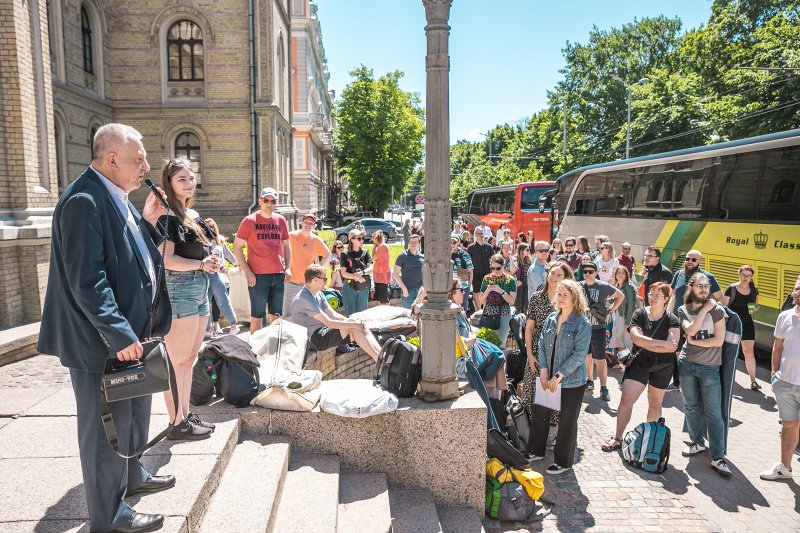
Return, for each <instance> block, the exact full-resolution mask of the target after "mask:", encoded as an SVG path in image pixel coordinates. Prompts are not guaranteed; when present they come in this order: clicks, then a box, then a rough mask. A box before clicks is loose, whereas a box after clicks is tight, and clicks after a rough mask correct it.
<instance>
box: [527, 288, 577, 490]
mask: <svg viewBox="0 0 800 533" xmlns="http://www.w3.org/2000/svg"><path fill="white" fill-rule="evenodd" d="M555 308H556V311H554V312H553V313H551V314H550V316H548V317H547V319H546V320H545V321H544V325H543V326H542V332H541V335H540V336H539V368H540V371H541V374H540V376H539V380H540V381H541V385H542V388H543V389H547V390H550V391H553V392H555V390H556V388H557V385H558V384H559V383H560V384H561V420H560V422H559V426H558V428H559V429H558V436H557V437H556V444H555V448H554V451H553V464H551V465H550V466H548V467H547V471H548V472H549V473H551V474H560V473H562V472H564V471H566V470H569V469H570V468H572V458H573V456H574V455H575V445H576V444H577V437H578V414H579V413H580V408H581V403H582V401H583V391H584V389H585V388H586V365H585V364H584V363H585V360H586V354H587V353H588V351H589V341H590V339H591V336H592V326H591V325H590V324H589V320H588V319H587V318H586V316H585V314H586V310H587V309H588V304H587V303H586V298H585V296H584V295H583V289H581V286H580V284H578V283H577V282H575V281H572V280H568V279H565V280H563V281H562V282H561V283H560V284H559V285H558V289H557V290H556V302H555ZM554 344H555V350H554V349H553V348H554V347H553V345H554ZM551 358H552V360H553V361H552V362H551ZM551 367H552V368H551ZM551 376H552V377H551ZM552 412H553V411H552V409H549V408H547V407H542V406H541V405H535V404H534V406H533V411H532V412H531V438H532V443H531V445H529V450H530V452H531V455H530V456H529V459H530V460H532V461H536V460H539V459H542V458H544V452H545V446H546V445H547V437H548V432H549V430H550V424H549V422H550V415H551V414H552Z"/></svg>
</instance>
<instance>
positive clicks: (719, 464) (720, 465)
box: [711, 459, 732, 477]
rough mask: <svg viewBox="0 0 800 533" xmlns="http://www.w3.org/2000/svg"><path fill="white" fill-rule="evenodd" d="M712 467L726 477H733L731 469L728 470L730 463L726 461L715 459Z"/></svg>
mask: <svg viewBox="0 0 800 533" xmlns="http://www.w3.org/2000/svg"><path fill="white" fill-rule="evenodd" d="M711 466H712V467H713V468H714V470H716V471H717V472H719V473H720V474H722V475H723V476H725V477H731V475H732V474H731V469H730V468H728V463H726V462H725V459H714V460H713V461H711Z"/></svg>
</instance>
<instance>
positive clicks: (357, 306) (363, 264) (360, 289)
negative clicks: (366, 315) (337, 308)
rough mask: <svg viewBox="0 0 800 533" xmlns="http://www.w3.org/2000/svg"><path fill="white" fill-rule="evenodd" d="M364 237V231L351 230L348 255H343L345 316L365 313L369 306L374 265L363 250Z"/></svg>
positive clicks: (367, 253) (342, 272) (341, 271)
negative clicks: (371, 275)
mask: <svg viewBox="0 0 800 533" xmlns="http://www.w3.org/2000/svg"><path fill="white" fill-rule="evenodd" d="M364 235H365V234H364V232H363V231H362V230H359V229H352V230H350V234H349V235H348V239H347V253H345V254H343V255H342V269H341V270H340V271H339V272H340V273H341V274H342V278H343V279H344V285H342V300H344V315H345V316H350V315H352V314H353V313H358V312H360V311H364V310H365V309H366V308H367V307H368V305H369V289H370V274H371V273H372V267H373V265H372V257H370V255H369V252H368V251H366V250H364V249H363V248H362V246H363V245H364Z"/></svg>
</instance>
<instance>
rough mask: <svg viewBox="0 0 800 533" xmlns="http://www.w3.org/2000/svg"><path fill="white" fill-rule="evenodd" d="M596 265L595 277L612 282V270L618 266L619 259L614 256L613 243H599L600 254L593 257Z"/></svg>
mask: <svg viewBox="0 0 800 533" xmlns="http://www.w3.org/2000/svg"><path fill="white" fill-rule="evenodd" d="M594 262H595V264H596V265H597V277H598V278H599V279H600V281H605V282H606V283H611V284H613V283H614V271H615V270H616V268H617V267H618V266H619V260H618V259H617V258H616V257H614V245H613V244H611V243H610V242H604V243H602V244H601V245H600V254H599V255H598V256H597V257H595V259H594Z"/></svg>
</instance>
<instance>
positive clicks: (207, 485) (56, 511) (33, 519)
mask: <svg viewBox="0 0 800 533" xmlns="http://www.w3.org/2000/svg"><path fill="white" fill-rule="evenodd" d="M70 392H71V391H70ZM204 418H205V419H207V420H209V421H213V422H215V423H216V424H217V428H216V431H215V432H214V433H213V434H212V436H211V438H210V439H207V440H203V441H199V442H178V441H162V442H161V443H159V444H157V445H156V446H155V447H154V448H153V449H151V450H150V451H148V452H147V453H146V454H145V455H144V456H143V457H142V463H143V464H144V466H145V468H146V469H147V470H148V471H149V472H150V473H152V474H173V475H175V477H176V480H177V481H176V484H175V487H173V488H171V489H169V490H167V491H163V492H158V493H155V494H144V495H139V496H133V497H130V498H126V501H127V502H128V503H129V504H130V505H131V506H133V507H134V509H136V510H137V511H139V512H142V513H160V514H163V515H165V516H166V522H165V524H164V527H163V528H162V529H161V530H160V531H163V532H174V533H178V532H183V531H196V530H197V526H198V524H199V521H200V518H201V517H202V516H203V514H204V513H205V510H206V508H207V506H208V500H209V498H210V496H211V494H212V493H213V491H214V487H216V486H217V484H218V482H219V479H220V476H221V475H222V473H223V472H224V471H225V468H226V466H227V464H228V460H229V458H230V456H231V454H232V451H233V449H234V447H235V445H236V442H237V441H238V439H239V420H238V419H236V418H233V419H231V418H230V417H223V418H214V417H211V416H208V417H204ZM167 423H168V420H167V417H166V416H161V415H154V416H152V417H151V424H150V425H151V429H150V436H154V435H155V434H156V433H157V432H158V431H160V430H161V429H163V428H164V427H165V426H166V425H167ZM43 472H46V473H47V475H43V474H42V473H43ZM0 480H2V481H0V485H2V489H1V490H0V531H4V532H5V531H15V532H17V531H19V532H27V531H66V530H70V529H71V528H76V530H80V531H88V530H89V526H88V522H87V518H88V514H87V509H86V496H85V492H84V490H83V478H82V475H81V464H80V459H79V457H78V445H77V435H76V422H75V417H74V416H22V417H21V418H17V419H14V420H12V421H11V422H10V423H9V424H7V425H5V426H4V427H2V428H0Z"/></svg>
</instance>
